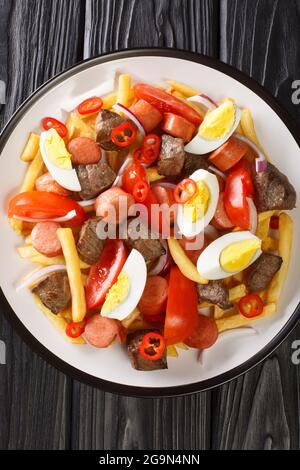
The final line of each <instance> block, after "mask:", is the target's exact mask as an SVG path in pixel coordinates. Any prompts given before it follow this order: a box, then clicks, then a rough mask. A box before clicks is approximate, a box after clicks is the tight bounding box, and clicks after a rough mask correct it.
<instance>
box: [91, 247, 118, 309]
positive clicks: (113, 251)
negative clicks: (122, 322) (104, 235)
mask: <svg viewBox="0 0 300 470" xmlns="http://www.w3.org/2000/svg"><path fill="white" fill-rule="evenodd" d="M125 261H126V251H125V248H124V244H123V242H122V241H121V240H110V239H109V240H106V242H105V245H104V248H103V251H102V253H101V255H100V258H99V260H98V262H97V263H96V264H95V265H94V266H92V267H91V270H90V274H89V277H88V280H87V284H86V289H85V293H86V303H87V309H88V310H92V309H93V308H96V307H99V306H100V305H101V304H102V303H103V302H104V300H105V296H106V294H107V292H108V291H109V289H110V288H111V286H112V285H113V284H114V283H115V282H116V280H117V277H118V275H119V274H120V272H121V269H122V268H123V266H124V263H125Z"/></svg>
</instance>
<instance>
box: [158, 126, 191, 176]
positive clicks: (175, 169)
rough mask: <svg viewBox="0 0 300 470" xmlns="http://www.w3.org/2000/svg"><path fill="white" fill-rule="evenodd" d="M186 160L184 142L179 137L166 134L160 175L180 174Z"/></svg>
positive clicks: (162, 145) (161, 152) (163, 141)
mask: <svg viewBox="0 0 300 470" xmlns="http://www.w3.org/2000/svg"><path fill="white" fill-rule="evenodd" d="M184 161H185V152H184V142H183V140H182V139H179V138H177V137H171V136H170V135H166V134H164V135H163V136H162V143H161V151H160V155H159V158H158V163H157V170H158V173H159V174H160V175H164V176H177V175H180V173H181V171H182V168H183V165H184Z"/></svg>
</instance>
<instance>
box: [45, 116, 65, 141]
mask: <svg viewBox="0 0 300 470" xmlns="http://www.w3.org/2000/svg"><path fill="white" fill-rule="evenodd" d="M41 126H42V128H43V129H44V130H45V131H48V130H49V129H55V130H56V131H57V133H58V134H59V135H60V137H62V138H64V137H66V135H67V133H68V129H67V127H66V126H65V125H64V123H62V122H61V121H59V120H58V119H55V118H52V117H45V118H44V119H42V120H41Z"/></svg>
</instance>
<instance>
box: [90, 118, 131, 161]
mask: <svg viewBox="0 0 300 470" xmlns="http://www.w3.org/2000/svg"><path fill="white" fill-rule="evenodd" d="M125 121H129V119H125V118H123V117H121V116H119V114H117V113H114V112H113V111H108V110H107V109H102V110H101V111H100V112H99V114H98V117H97V119H96V123H95V127H96V132H97V141H98V142H99V144H100V147H102V148H103V149H104V150H116V151H117V152H119V151H122V150H123V149H122V147H118V146H117V145H115V144H114V143H113V142H112V141H111V138H110V135H111V131H112V130H113V129H114V128H115V127H118V126H120V124H122V123H123V122H125ZM130 122H131V121H130Z"/></svg>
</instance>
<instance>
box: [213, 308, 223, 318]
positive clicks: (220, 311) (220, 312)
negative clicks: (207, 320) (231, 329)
mask: <svg viewBox="0 0 300 470" xmlns="http://www.w3.org/2000/svg"><path fill="white" fill-rule="evenodd" d="M224 314H225V310H223V309H222V308H221V307H219V306H218V305H215V306H214V318H215V319H216V320H217V319H218V318H222V317H223V315H224Z"/></svg>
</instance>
